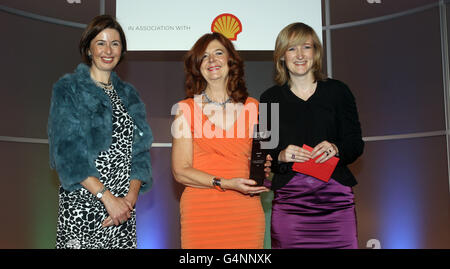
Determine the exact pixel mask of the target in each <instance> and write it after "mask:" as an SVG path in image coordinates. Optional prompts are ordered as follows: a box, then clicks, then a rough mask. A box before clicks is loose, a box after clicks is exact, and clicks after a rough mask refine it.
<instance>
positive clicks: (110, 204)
mask: <svg viewBox="0 0 450 269" xmlns="http://www.w3.org/2000/svg"><path fill="white" fill-rule="evenodd" d="M102 202H103V204H104V205H105V208H106V211H108V214H109V216H108V217H107V218H106V219H105V220H104V221H103V223H102V226H103V227H108V226H113V225H116V226H118V225H120V224H123V223H125V222H126V221H127V220H128V219H129V218H131V211H133V206H132V204H131V203H130V202H129V201H128V200H127V199H125V198H123V197H116V196H114V195H113V194H112V193H111V192H109V191H107V192H105V194H104V195H103V197H102Z"/></svg>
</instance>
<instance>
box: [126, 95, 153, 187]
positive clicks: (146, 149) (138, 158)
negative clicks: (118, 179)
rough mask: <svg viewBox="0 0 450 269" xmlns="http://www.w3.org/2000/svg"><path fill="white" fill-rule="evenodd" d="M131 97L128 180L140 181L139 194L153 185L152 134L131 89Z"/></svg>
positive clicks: (142, 105)
mask: <svg viewBox="0 0 450 269" xmlns="http://www.w3.org/2000/svg"><path fill="white" fill-rule="evenodd" d="M132 92H133V96H132V97H131V98H130V102H132V103H133V104H132V105H130V107H129V108H128V112H129V113H130V114H131V115H132V117H133V121H134V131H133V146H132V152H131V173H130V180H133V179H137V180H140V181H141V188H140V190H139V192H140V193H144V192H146V191H148V190H149V189H150V188H151V187H152V184H153V176H152V166H151V156H150V148H151V145H152V143H153V133H152V130H151V128H150V125H149V124H148V122H147V116H146V115H147V112H146V109H145V105H144V103H143V102H142V101H141V99H140V97H139V95H138V93H137V91H136V90H135V89H134V88H133V91H132Z"/></svg>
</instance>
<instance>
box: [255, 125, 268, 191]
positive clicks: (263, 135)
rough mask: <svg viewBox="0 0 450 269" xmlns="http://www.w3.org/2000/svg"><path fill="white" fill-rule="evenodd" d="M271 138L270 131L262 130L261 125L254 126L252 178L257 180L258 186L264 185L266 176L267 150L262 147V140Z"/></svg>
mask: <svg viewBox="0 0 450 269" xmlns="http://www.w3.org/2000/svg"><path fill="white" fill-rule="evenodd" d="M268 140H270V134H269V132H268V131H264V132H260V131H259V125H258V124H255V125H254V128H253V143H252V158H251V161H250V179H253V180H255V181H256V186H263V184H264V179H265V178H266V176H265V172H264V163H265V162H266V156H267V151H266V150H263V149H261V142H263V141H268Z"/></svg>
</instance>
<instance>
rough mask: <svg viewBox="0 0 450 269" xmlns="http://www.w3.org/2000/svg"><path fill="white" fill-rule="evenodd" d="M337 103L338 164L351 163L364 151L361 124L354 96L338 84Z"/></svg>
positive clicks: (346, 88)
mask: <svg viewBox="0 0 450 269" xmlns="http://www.w3.org/2000/svg"><path fill="white" fill-rule="evenodd" d="M339 88H340V91H339V93H338V94H339V97H338V98H337V99H338V100H339V103H338V114H337V115H338V117H337V118H338V140H337V141H336V143H335V144H336V146H337V147H338V150H339V158H340V161H339V162H340V164H342V165H348V164H351V163H353V162H354V161H355V160H356V159H357V158H358V157H359V156H361V154H362V153H363V151H364V141H363V140H362V132H361V124H360V122H359V117H358V111H357V107H356V102H355V97H354V96H353V94H352V92H351V91H350V89H349V88H348V87H347V86H346V85H345V84H343V83H341V84H340V87H339Z"/></svg>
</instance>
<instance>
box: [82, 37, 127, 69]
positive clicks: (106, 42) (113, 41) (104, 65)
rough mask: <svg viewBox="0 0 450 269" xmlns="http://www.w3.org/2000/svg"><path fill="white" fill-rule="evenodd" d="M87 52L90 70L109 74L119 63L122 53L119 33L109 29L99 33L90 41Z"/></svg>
mask: <svg viewBox="0 0 450 269" xmlns="http://www.w3.org/2000/svg"><path fill="white" fill-rule="evenodd" d="M89 52H90V54H91V58H92V65H91V68H93V69H97V70H96V71H106V72H111V71H112V70H113V69H114V67H116V65H117V63H119V60H120V56H121V53H122V42H121V39H120V34H119V32H118V31H117V30H116V29H111V28H107V29H105V30H103V31H101V32H100V33H98V35H97V36H96V37H95V38H94V39H92V41H91V45H90V47H89Z"/></svg>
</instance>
